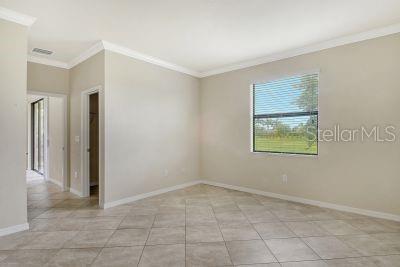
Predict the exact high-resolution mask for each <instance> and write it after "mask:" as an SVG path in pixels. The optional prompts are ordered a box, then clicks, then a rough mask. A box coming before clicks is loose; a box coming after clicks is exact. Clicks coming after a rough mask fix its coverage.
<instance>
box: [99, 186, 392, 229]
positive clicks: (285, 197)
mask: <svg viewBox="0 0 400 267" xmlns="http://www.w3.org/2000/svg"><path fill="white" fill-rule="evenodd" d="M197 184H206V185H212V186H218V187H223V188H227V189H232V190H237V191H242V192H246V193H251V194H256V195H262V196H267V197H273V198H279V199H283V200H288V201H293V202H298V203H303V204H308V205H312V206H318V207H322V208H328V209H334V210H339V211H345V212H352V213H356V214H361V215H365V216H370V217H375V218H380V219H387V220H393V221H399V222H400V215H397V214H391V213H384V212H378V211H373V210H366V209H359V208H354V207H349V206H344V205H338V204H333V203H328V202H322V201H317V200H312V199H306V198H301V197H294V196H289V195H282V194H276V193H272V192H267V191H261V190H257V189H251V188H248V187H242V186H236V185H228V184H224V183H218V182H213V181H209V180H195V181H192V182H187V183H184V184H179V185H175V186H171V187H167V188H162V189H159V190H156V191H152V192H148V193H144V194H139V195H135V196H131V197H127V198H123V199H119V200H115V201H111V202H107V203H104V209H108V208H112V207H115V206H119V205H123V204H126V203H129V202H133V201H136V200H140V199H144V198H148V197H152V196H157V195H160V194H164V193H167V192H171V191H174V190H178V189H182V188H186V187H189V186H193V185H197Z"/></svg>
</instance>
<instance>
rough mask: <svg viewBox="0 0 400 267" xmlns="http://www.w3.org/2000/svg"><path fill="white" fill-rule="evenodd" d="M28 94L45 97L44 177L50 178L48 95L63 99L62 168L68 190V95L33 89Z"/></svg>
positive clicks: (65, 187) (64, 189) (64, 184)
mask: <svg viewBox="0 0 400 267" xmlns="http://www.w3.org/2000/svg"><path fill="white" fill-rule="evenodd" d="M27 94H28V95H39V96H44V97H45V98H44V99H45V100H44V101H45V167H44V169H45V174H44V178H45V179H46V180H48V178H49V176H48V175H49V164H48V146H49V139H48V136H49V127H48V121H49V112H48V105H49V101H48V97H49V96H52V97H60V98H62V99H63V110H64V123H63V124H64V130H63V152H64V153H63V169H62V179H63V186H62V187H63V191H68V190H69V186H68V145H67V144H68V95H66V94H58V93H47V92H42V91H33V90H28V91H27Z"/></svg>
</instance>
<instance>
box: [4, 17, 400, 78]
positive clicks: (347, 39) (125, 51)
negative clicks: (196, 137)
mask: <svg viewBox="0 0 400 267" xmlns="http://www.w3.org/2000/svg"><path fill="white" fill-rule="evenodd" d="M0 17H1V16H0ZM399 32H400V23H398V24H393V25H390V26H387V27H382V28H377V29H373V30H369V31H365V32H361V33H356V34H353V35H347V36H342V37H338V38H335V39H331V40H328V41H324V42H320V43H316V44H312V45H308V46H304V47H299V48H295V49H292V50H287V51H283V52H280V53H274V54H271V55H268V56H265V57H261V58H258V59H255V60H249V61H244V62H241V63H237V64H233V65H230V66H226V67H222V68H216V69H211V70H209V71H204V72H199V71H196V70H193V69H189V68H186V67H182V66H179V65H177V64H174V63H171V62H167V61H164V60H161V59H159V58H156V57H152V56H150V55H146V54H143V53H140V52H138V51H135V50H133V49H129V48H126V47H123V46H120V45H117V44H113V43H110V42H107V41H104V40H101V41H99V42H97V43H96V44H94V45H93V46H92V47H90V48H89V49H87V50H85V51H83V52H82V53H81V54H79V55H78V56H77V57H75V58H74V59H72V60H71V61H70V62H69V63H65V62H61V61H57V60H51V59H47V58H40V59H39V58H38V57H34V56H32V57H34V59H32V60H31V55H30V56H29V58H30V59H28V61H31V62H35V61H34V60H37V61H38V62H36V63H40V64H45V65H50V66H55V67H60V68H66V69H71V68H73V67H75V66H76V65H78V64H79V63H81V62H83V61H85V60H87V59H88V58H90V57H92V56H94V55H95V54H97V53H98V52H100V51H102V50H108V51H112V52H115V53H119V54H122V55H125V56H128V57H131V58H135V59H138V60H141V61H145V62H148V63H151V64H154V65H157V66H160V67H163V68H166V69H171V70H174V71H177V72H181V73H185V74H188V75H191V76H194V77H197V78H204V77H208V76H212V75H216V74H221V73H225V72H230V71H234V70H239V69H244V68H248V67H252V66H257V65H261V64H265V63H270V62H274V61H278V60H282V59H286V58H291V57H295V56H300V55H304V54H309V53H313V52H317V51H321V50H324V49H328V48H333V47H337V46H342V45H346V44H352V43H357V42H361V41H365V40H369V39H374V38H378V37H383V36H386V35H390V34H395V33H399Z"/></svg>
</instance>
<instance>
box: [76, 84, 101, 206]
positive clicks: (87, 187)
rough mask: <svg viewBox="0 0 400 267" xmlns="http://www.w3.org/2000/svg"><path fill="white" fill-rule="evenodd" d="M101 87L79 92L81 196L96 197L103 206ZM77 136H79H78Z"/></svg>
mask: <svg viewBox="0 0 400 267" xmlns="http://www.w3.org/2000/svg"><path fill="white" fill-rule="evenodd" d="M101 99H102V88H101V86H96V87H93V88H90V89H87V90H85V91H83V92H81V101H82V102H81V120H82V121H81V137H82V138H81V142H80V143H81V155H82V157H81V176H82V180H81V182H82V192H81V196H83V197H90V198H92V199H96V200H97V201H98V203H99V206H100V207H103V206H102V205H103V199H104V176H103V173H104V169H102V167H103V166H102V164H103V162H104V159H103V160H102V157H103V152H102V151H104V146H103V144H102V140H104V139H103V138H104V137H103V136H102V130H101V129H103V128H102V125H104V120H103V117H102V116H101V114H102V110H104V109H103V106H102V100H101ZM78 138H79V137H78Z"/></svg>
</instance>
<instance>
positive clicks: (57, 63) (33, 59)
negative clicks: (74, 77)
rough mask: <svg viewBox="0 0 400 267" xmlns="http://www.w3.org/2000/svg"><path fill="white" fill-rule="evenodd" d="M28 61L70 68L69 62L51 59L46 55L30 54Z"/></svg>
mask: <svg viewBox="0 0 400 267" xmlns="http://www.w3.org/2000/svg"><path fill="white" fill-rule="evenodd" d="M28 62H32V63H37V64H43V65H48V66H53V67H57V68H63V69H69V66H68V64H67V63H65V62H62V61H58V60H54V59H49V58H44V57H38V56H34V55H28Z"/></svg>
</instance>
